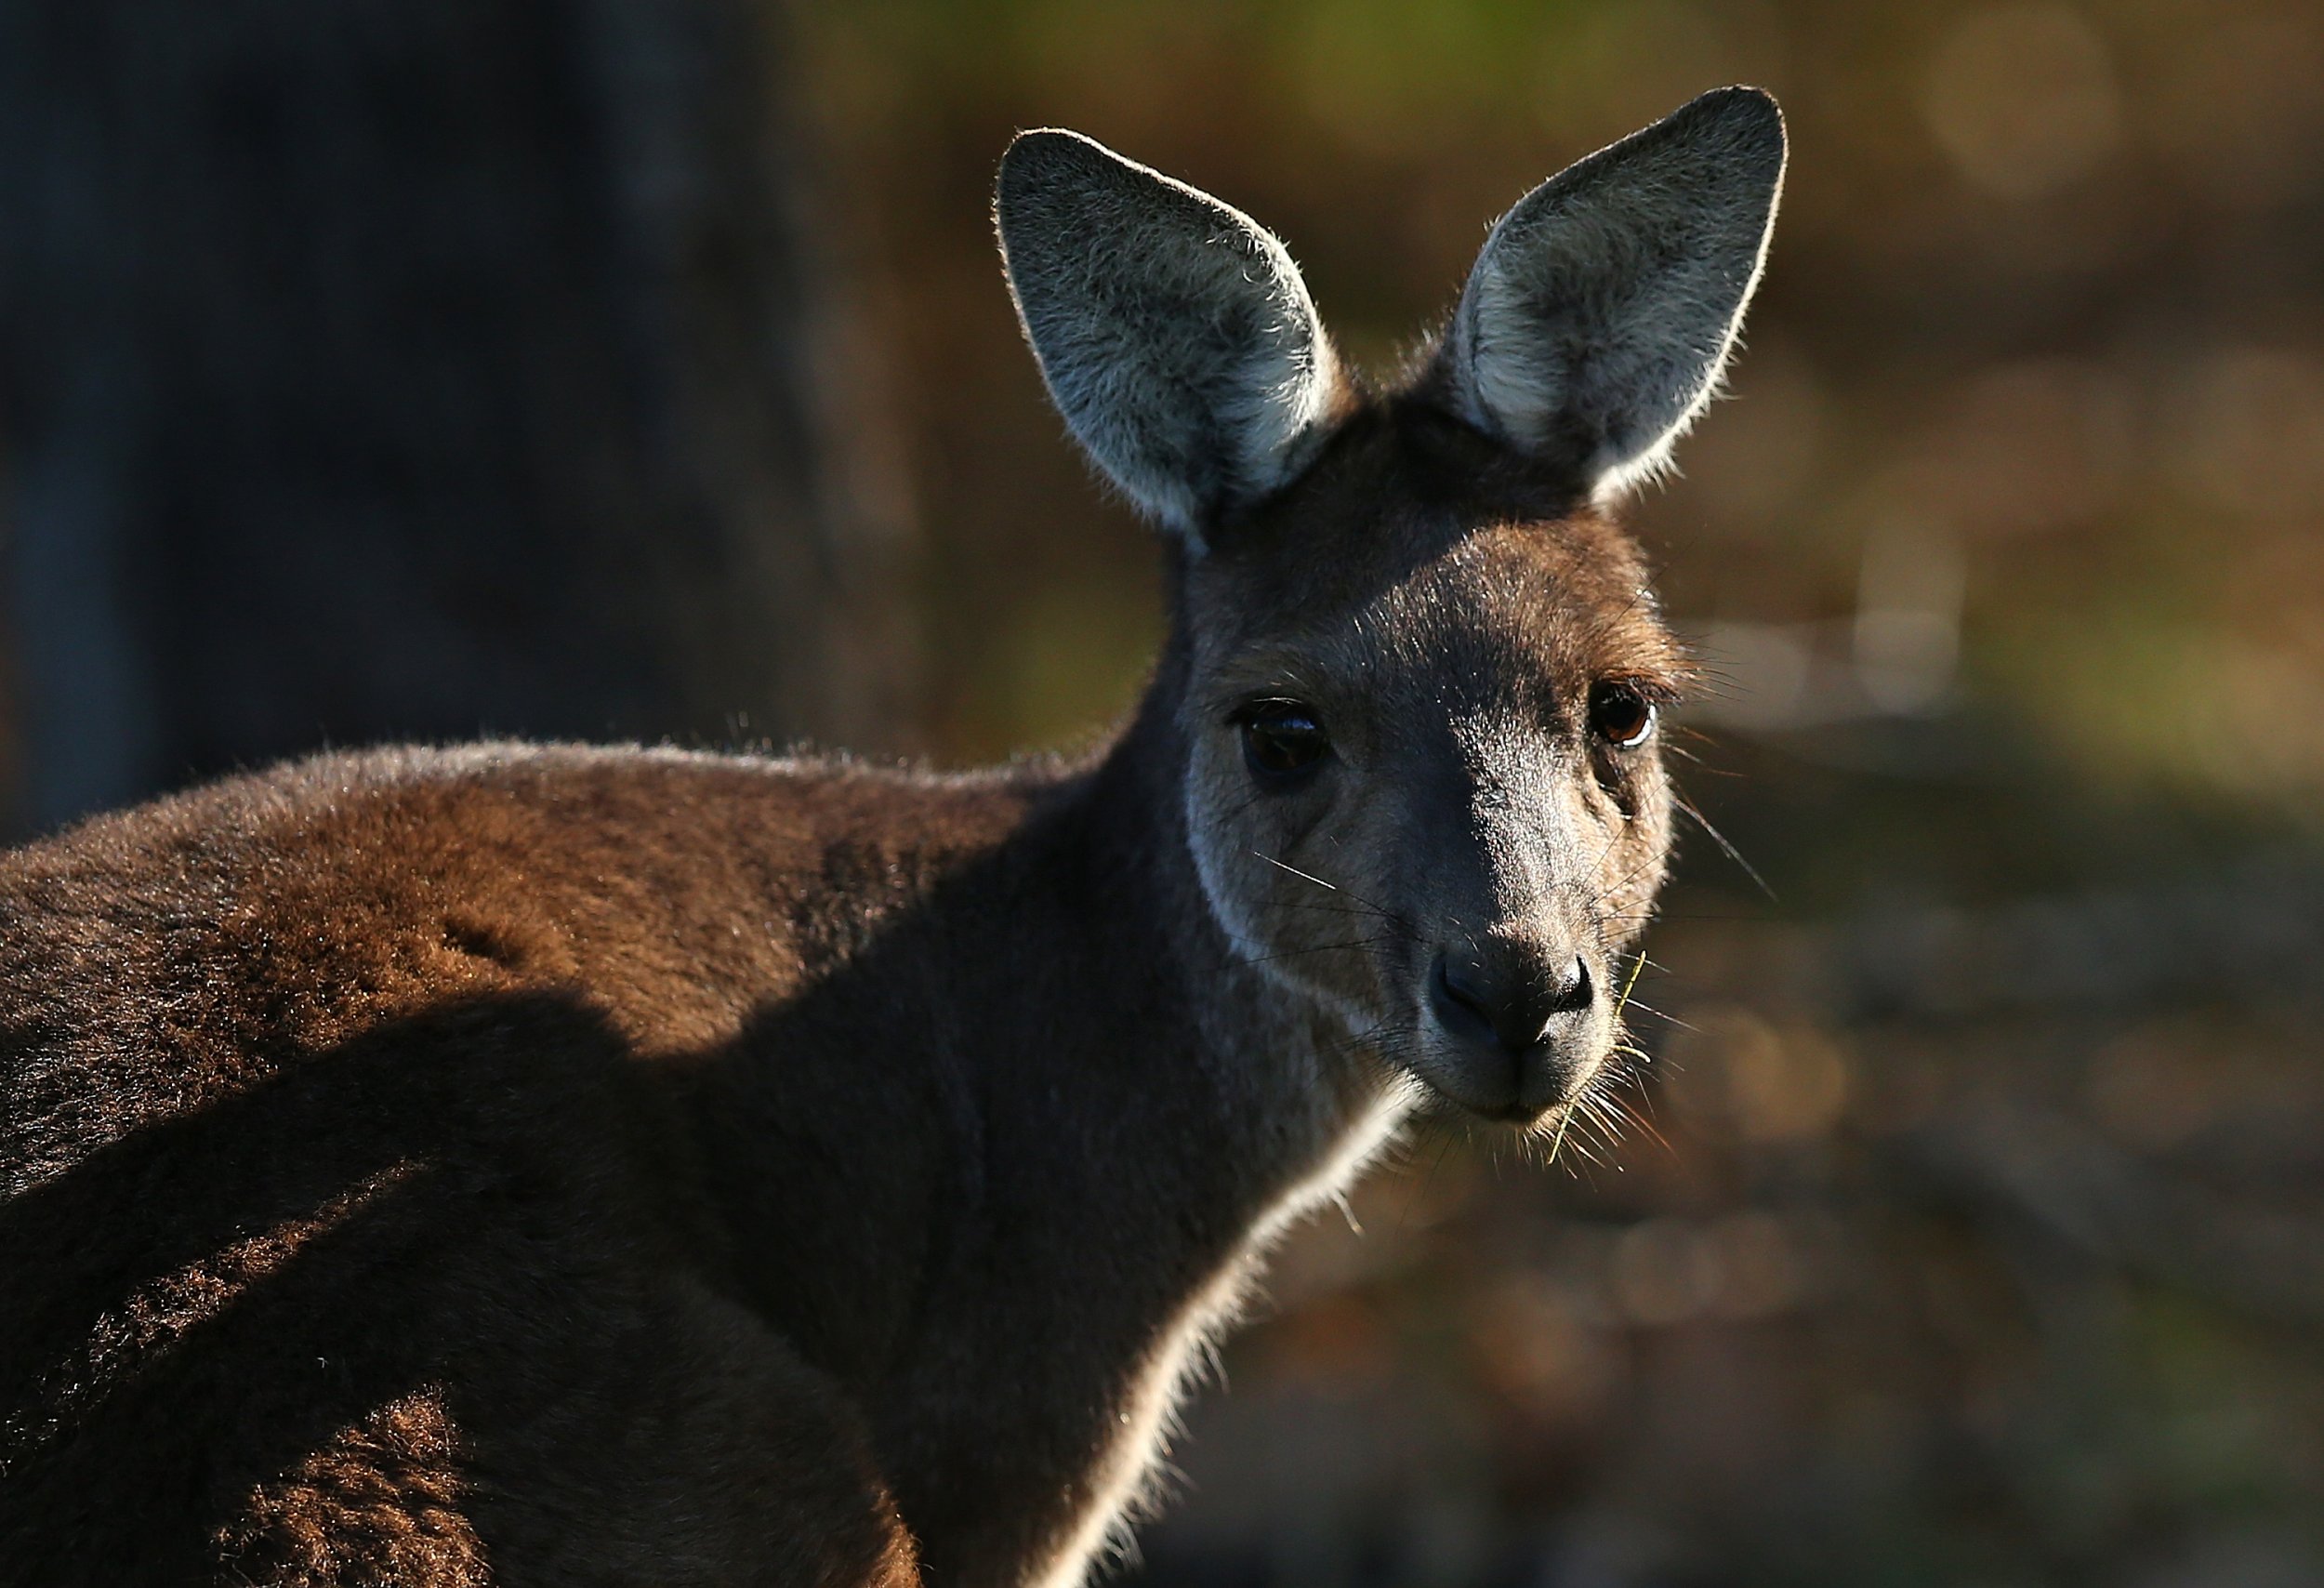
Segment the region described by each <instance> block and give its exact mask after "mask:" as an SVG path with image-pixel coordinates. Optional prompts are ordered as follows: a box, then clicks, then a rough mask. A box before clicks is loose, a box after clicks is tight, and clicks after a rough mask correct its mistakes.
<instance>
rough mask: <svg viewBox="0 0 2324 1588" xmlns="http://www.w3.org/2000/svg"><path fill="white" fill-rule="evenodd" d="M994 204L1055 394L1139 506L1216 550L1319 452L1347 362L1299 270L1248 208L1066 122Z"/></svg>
mask: <svg viewBox="0 0 2324 1588" xmlns="http://www.w3.org/2000/svg"><path fill="white" fill-rule="evenodd" d="M994 211H995V215H996V218H997V221H998V224H999V229H1000V246H1001V257H1002V261H1003V263H1004V264H1005V265H1006V267H1007V269H1008V272H1009V289H1010V293H1011V294H1012V295H1013V296H1014V297H1015V298H1016V303H1017V317H1018V319H1019V321H1020V322H1022V323H1023V326H1024V335H1025V339H1026V340H1027V341H1028V342H1030V343H1031V344H1032V345H1033V352H1034V356H1035V357H1036V358H1037V359H1038V360H1039V361H1040V364H1041V375H1042V377H1043V378H1044V379H1046V380H1047V381H1048V382H1049V390H1050V397H1051V399H1052V400H1054V401H1055V403H1056V404H1057V407H1058V410H1059V412H1061V413H1063V415H1064V417H1065V423H1066V424H1067V425H1068V426H1069V427H1070V428H1071V429H1072V430H1073V433H1074V435H1075V437H1076V439H1077V440H1078V441H1079V442H1080V443H1081V444H1082V446H1083V447H1084V448H1086V449H1087V450H1088V452H1089V456H1090V457H1092V458H1093V459H1095V460H1096V462H1097V464H1098V467H1099V468H1101V469H1103V470H1105V472H1106V473H1107V474H1108V475H1110V476H1111V477H1112V478H1113V480H1114V482H1115V483H1116V484H1118V485H1120V486H1121V488H1122V489H1123V490H1124V491H1125V492H1127V493H1129V497H1130V499H1131V500H1132V501H1134V502H1136V503H1137V504H1138V505H1139V506H1140V507H1141V508H1142V509H1145V510H1146V511H1147V512H1149V513H1151V514H1153V515H1154V516H1155V518H1157V519H1159V520H1160V521H1161V522H1162V523H1164V524H1166V525H1167V526H1169V528H1171V529H1174V530H1176V531H1178V532H1179V533H1180V534H1182V535H1183V536H1186V538H1187V540H1188V542H1189V544H1191V545H1192V546H1194V547H1195V549H1197V550H1199V549H1201V548H1202V543H1203V534H1204V531H1205V530H1206V529H1207V528H1208V526H1209V525H1211V524H1213V523H1216V522H1218V520H1219V519H1220V518H1221V517H1222V516H1224V515H1225V514H1227V513H1229V512H1231V511H1233V510H1234V509H1236V508H1238V507H1240V506H1243V505H1245V504H1247V503H1249V502H1251V501H1254V500H1256V499H1258V498H1259V497H1261V496H1265V495H1266V494H1267V493H1268V492H1270V491H1273V490H1274V489H1275V488H1276V487H1278V486H1280V485H1282V484H1284V483H1287V481H1288V480H1289V479H1290V478H1291V476H1292V475H1293V474H1294V473H1296V472H1297V471H1298V470H1299V468H1300V467H1301V464H1303V463H1304V462H1305V461H1306V460H1307V458H1308V457H1309V456H1310V454H1311V452H1312V450H1313V443H1314V442H1315V441H1316V440H1317V439H1318V438H1319V436H1320V434H1321V432H1322V430H1323V427H1324V424H1325V421H1326V420H1327V417H1329V415H1330V413H1331V411H1332V409H1333V407H1334V403H1335V398H1336V394H1337V392H1338V389H1339V381H1340V376H1339V372H1338V367H1337V364H1336V361H1335V360H1334V358H1333V355H1332V350H1331V343H1330V341H1329V339H1328V338H1327V337H1326V336H1325V335H1324V328H1323V324H1322V323H1321V322H1320V321H1318V320H1317V319H1316V317H1315V305H1314V301H1313V300H1311V299H1310V298H1309V297H1308V295H1307V284H1306V283H1305V282H1304V281H1302V280H1301V277H1300V272H1299V267H1298V266H1296V265H1294V264H1293V263H1292V262H1291V256H1290V255H1289V254H1288V253H1287V252H1286V251H1285V249H1284V246H1283V245H1282V244H1281V243H1279V242H1277V241H1276V240H1275V239H1274V237H1273V236H1271V235H1270V234H1269V233H1268V232H1265V231H1264V230H1263V229H1261V227H1260V226H1259V225H1258V224H1257V223H1256V222H1255V221H1253V220H1252V219H1251V218H1249V217H1248V216H1247V215H1245V214H1243V213H1242V212H1241V211H1240V210H1237V209H1235V208H1232V207H1231V206H1229V205H1224V204H1221V203H1220V202H1219V201H1218V200H1217V199H1214V198H1212V197H1211V196H1210V195H1209V194H1208V193H1205V192H1197V191H1196V190H1195V189H1194V188H1190V187H1188V186H1187V185H1186V184H1185V183H1183V182H1179V181H1173V180H1171V179H1169V178H1168V177H1165V176H1163V175H1162V174H1161V173H1159V172H1157V171H1152V170H1148V169H1147V168H1146V167H1145V166H1143V165H1133V164H1131V163H1130V162H1129V161H1128V160H1125V159H1123V158H1122V157H1121V156H1120V155H1118V154H1116V153H1115V152H1112V151H1111V150H1109V149H1107V148H1105V147H1104V146H1103V145H1102V144H1099V143H1096V142H1094V141H1092V140H1091V139H1087V138H1084V137H1082V136H1081V135H1080V134H1079V133H1074V132H1057V131H1042V132H1028V133H1023V134H1022V135H1020V136H1019V137H1018V139H1017V140H1016V141H1015V142H1014V143H1012V144H1010V146H1009V152H1008V153H1007V154H1006V155H1005V156H1003V158H1002V160H1001V163H1000V189H999V193H998V196H997V199H996V201H995V205H994Z"/></svg>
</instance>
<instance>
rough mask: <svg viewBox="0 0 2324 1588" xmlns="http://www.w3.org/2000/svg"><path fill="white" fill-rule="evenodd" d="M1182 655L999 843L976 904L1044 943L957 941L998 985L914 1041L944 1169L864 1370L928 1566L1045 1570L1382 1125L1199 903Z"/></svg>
mask: <svg viewBox="0 0 2324 1588" xmlns="http://www.w3.org/2000/svg"><path fill="white" fill-rule="evenodd" d="M1182 676H1183V673H1182V661H1181V658H1180V655H1179V654H1178V648H1177V646H1176V645H1173V646H1172V647H1171V649H1170V650H1169V651H1168V652H1166V654H1165V656H1164V658H1163V661H1162V663H1161V666H1160V668H1158V670H1157V673H1156V676H1155V682H1154V684H1153V686H1152V687H1151V689H1150V690H1149V692H1148V695H1147V696H1146V699H1145V701H1144V703H1143V705H1142V708H1141V709H1140V711H1139V713H1138V715H1137V716H1136V718H1135V719H1134V720H1133V721H1132V722H1131V723H1130V725H1129V727H1128V728H1127V729H1126V730H1125V732H1124V733H1123V734H1122V735H1121V737H1120V738H1119V739H1118V740H1117V741H1116V744H1115V745H1114V746H1113V747H1112V748H1111V749H1110V750H1109V751H1108V753H1107V754H1106V755H1105V756H1104V758H1103V760H1102V761H1100V762H1099V763H1098V764H1097V765H1096V766H1095V767H1094V768H1092V769H1091V770H1089V772H1087V773H1084V774H1080V775H1078V776H1076V778H1074V779H1072V780H1070V781H1069V782H1067V783H1066V784H1064V785H1063V786H1061V787H1060V788H1059V789H1058V790H1057V792H1056V796H1055V798H1054V800H1053V801H1052V802H1050V803H1049V804H1048V805H1047V806H1046V808H1044V809H1042V810H1039V811H1037V813H1036V814H1033V815H1032V816H1031V817H1029V818H1028V820H1027V822H1026V824H1025V825H1024V827H1023V828H1021V829H1020V830H1019V831H1018V833H1017V834H1016V835H1015V836H1014V837H1012V839H1011V840H1010V842H1009V843H1008V844H1007V845H1005V846H1004V848H1003V852H1002V854H1001V856H1000V859H1001V861H1002V866H1001V868H1000V870H999V871H998V873H997V876H996V878H995V882H996V889H997V895H996V896H997V902H998V907H999V908H1000V909H1002V910H1005V911H1007V912H1009V913H1010V914H1011V915H1012V916H1013V917H1014V918H1015V919H1017V920H1019V921H1021V922H1037V923H1039V926H1040V929H1041V935H1042V936H1043V938H1044V939H1045V940H1046V941H1047V943H1048V947H1047V948H1046V949H1045V951H1044V955H1043V962H1041V963H1039V964H1037V965H1026V964H1023V963H1018V962H1015V961H1010V960H1008V959H1006V953H1007V951H1006V948H1005V946H1004V945H1003V944H1001V942H1000V941H999V940H998V939H997V937H993V936H988V935H985V934H982V933H975V934H971V936H969V937H967V938H965V939H962V940H960V941H959V943H958V946H959V949H960V951H961V953H962V955H963V960H962V963H961V965H960V974H961V976H962V978H963V979H964V980H968V981H971V982H974V983H978V984H982V985H1005V986H1008V987H1009V988H1010V996H1009V997H1008V999H1006V1000H1005V1002H1002V1003H999V1004H997V1005H996V1006H994V1007H993V1008H992V1009H991V1010H990V1018H989V1019H988V1020H985V1021H984V1022H982V1023H980V1025H979V1026H978V1028H977V1033H976V1037H975V1039H973V1040H972V1041H971V1042H969V1043H967V1044H965V1045H964V1046H963V1047H961V1048H960V1049H959V1050H958V1052H957V1056H955V1057H952V1058H950V1059H946V1060H944V1061H940V1062H946V1063H951V1064H954V1065H957V1074H956V1075H955V1076H952V1077H949V1078H947V1079H945V1080H944V1085H946V1086H948V1087H951V1088H953V1089H954V1091H955V1094H956V1095H957V1104H956V1105H954V1107H953V1110H952V1114H953V1118H952V1123H951V1125H950V1126H949V1128H948V1131H947V1139H948V1140H949V1141H950V1142H951V1143H952V1155H951V1156H952V1159H953V1162H954V1163H955V1165H956V1168H955V1170H954V1171H953V1173H952V1175H951V1177H950V1180H951V1185H950V1191H949V1194H948V1195H946V1196H945V1197H944V1198H941V1199H940V1201H939V1202H938V1203H936V1204H934V1206H936V1207H938V1208H939V1209H940V1212H939V1219H940V1223H941V1225H942V1230H941V1233H940V1235H938V1236H937V1237H935V1238H934V1239H932V1240H931V1244H930V1246H929V1249H928V1252H927V1258H926V1264H927V1265H926V1268H925V1278H924V1281H923V1284H922V1287H921V1292H920V1297H919V1300H918V1305H917V1306H916V1309H915V1310H916V1314H917V1321H916V1322H915V1323H914V1324H913V1325H912V1326H911V1328H910V1329H909V1330H908V1335H909V1343H908V1345H907V1346H906V1348H905V1350H904V1351H903V1352H901V1353H900V1356H901V1360H900V1361H899V1363H898V1367H899V1368H900V1371H897V1372H895V1373H894V1374H893V1375H892V1376H891V1378H890V1379H889V1380H888V1382H886V1383H883V1384H882V1385H881V1386H880V1387H879V1389H878V1391H876V1392H875V1395H876V1398H877V1399H878V1401H879V1402H880V1403H881V1405H882V1414H881V1415H880V1417H879V1418H878V1425H879V1438H880V1443H881V1445H882V1447H883V1450H884V1453H886V1454H887V1455H889V1457H890V1458H891V1461H892V1462H894V1472H895V1478H896V1483H897V1492H898V1498H899V1501H900V1502H902V1503H903V1506H904V1511H905V1515H906V1516H907V1517H909V1518H911V1520H912V1525H913V1526H914V1528H916V1530H918V1532H919V1534H920V1538H921V1542H922V1545H923V1549H924V1552H925V1557H926V1559H927V1561H928V1562H929V1564H930V1567H931V1572H942V1573H943V1574H944V1576H945V1578H946V1580H948V1581H962V1582H984V1581H996V1582H997V1581H1020V1580H1024V1576H1025V1571H1024V1568H1025V1567H1026V1564H1027V1563H1028V1562H1031V1563H1040V1562H1047V1563H1048V1564H1047V1565H1044V1566H1040V1567H1039V1568H1038V1570H1037V1578H1038V1580H1043V1581H1048V1580H1054V1581H1068V1580H1070V1578H1071V1576H1072V1575H1073V1573H1074V1571H1075V1570H1076V1569H1077V1567H1076V1561H1077V1560H1079V1559H1081V1558H1084V1557H1086V1556H1087V1555H1088V1554H1089V1552H1090V1551H1091V1550H1093V1549H1094V1548H1096V1547H1097V1546H1098V1544H1099V1542H1101V1539H1100V1534H1102V1532H1103V1527H1104V1525H1105V1522H1106V1519H1108V1518H1110V1517H1112V1516H1114V1515H1116V1514H1118V1512H1119V1511H1120V1509H1121V1507H1122V1505H1123V1503H1124V1502H1125V1501H1126V1499H1127V1497H1128V1495H1129V1493H1131V1492H1132V1491H1134V1489H1135V1488H1136V1486H1137V1485H1138V1484H1139V1483H1140V1482H1142V1476H1143V1474H1144V1472H1145V1471H1146V1468H1147V1466H1148V1463H1149V1462H1150V1461H1151V1459H1152V1457H1153V1456H1154V1455H1155V1453H1156V1451H1157V1449H1158V1447H1159V1444H1160V1429H1161V1426H1162V1424H1163V1422H1164V1420H1165V1418H1166V1417H1167V1414H1168V1412H1169V1408H1170V1406H1171V1404H1172V1403H1173V1402H1174V1400H1175V1397H1176V1395H1177V1385H1178V1382H1179V1380H1180V1378H1181V1376H1182V1370H1183V1367H1184V1365H1185V1363H1186V1361H1187V1360H1188V1359H1189V1357H1190V1356H1191V1354H1192V1353H1193V1351H1194V1350H1195V1347H1196V1346H1197V1344H1198V1343H1199V1342H1200V1341H1201V1340H1202V1339H1203V1338H1205V1336H1206V1335H1207V1334H1208V1332H1209V1331H1211V1330H1214V1329H1215V1328H1216V1327H1217V1326H1218V1325H1219V1324H1221V1322H1223V1321H1224V1319H1225V1317H1226V1316H1227V1314H1228V1313H1230V1312H1231V1310H1232V1307H1233V1304H1234V1300H1235V1295H1236V1294H1237V1292H1238V1290H1239V1287H1240V1284H1241V1282H1242V1279H1243V1277H1245V1276H1246V1275H1247V1273H1248V1270H1249V1269H1250V1267H1251V1265H1252V1264H1253V1262H1254V1261H1255V1259H1256V1256H1257V1254H1258V1253H1259V1251H1261V1249H1263V1247H1264V1246H1265V1244H1266V1243H1267V1242H1268V1241H1269V1240H1270V1239H1272V1237H1274V1234H1275V1233H1276V1232H1278V1231H1279V1230H1280V1229H1281V1228H1282V1227H1283V1225H1284V1224H1286V1223H1287V1222H1288V1221H1289V1220H1290V1218H1292V1217H1293V1216H1294V1215H1296V1213H1297V1212H1299V1211H1301V1210H1302V1209H1303V1208H1304V1207H1305V1206H1307V1205H1310V1204H1311V1203H1312V1202H1313V1201H1314V1199H1316V1198H1320V1197H1322V1196H1323V1195H1326V1194H1327V1193H1328V1192H1329V1191H1330V1190H1332V1189H1334V1188H1336V1186H1337V1184H1339V1183H1340V1181H1342V1180H1344V1179H1345V1178H1346V1177H1347V1175H1348V1174H1349V1173H1350V1172H1352V1171H1353V1167H1354V1165H1355V1163H1356V1162H1358V1161H1360V1159H1361V1158H1362V1157H1363V1156H1364V1151H1363V1149H1364V1148H1366V1147H1368V1145H1375V1144H1376V1143H1377V1141H1378V1140H1379V1138H1380V1135H1381V1134H1382V1133H1383V1130H1384V1124H1385V1123H1386V1120H1387V1105H1385V1104H1384V1103H1383V1102H1382V1101H1381V1100H1380V1097H1379V1095H1378V1092H1377V1090H1376V1089H1375V1088H1373V1087H1371V1086H1370V1084H1369V1083H1368V1082H1367V1081H1366V1080H1365V1079H1363V1078H1362V1076H1361V1074H1360V1072H1359V1066H1358V1065H1357V1064H1356V1062H1355V1061H1354V1060H1353V1059H1352V1058H1351V1057H1349V1056H1347V1055H1345V1054H1343V1053H1340V1052H1339V1047H1340V1042H1337V1041H1334V1040H1332V1039H1331V1038H1330V1036H1329V1034H1328V1033H1327V1029H1326V1026H1327V1019H1328V1017H1327V1016H1326V1015H1325V1014H1324V1013H1323V1012H1320V1011H1318V1010H1315V1009H1313V1008H1310V1007H1308V1006H1306V1005H1305V1003H1304V1002H1303V1000H1294V999H1291V997H1290V995H1288V994H1286V993H1283V992H1280V991H1277V990H1276V989H1274V987H1273V986H1272V985H1271V984H1270V983H1269V982H1268V981H1267V979H1266V978H1265V977H1264V976H1263V975H1262V974H1261V973H1260V972H1259V971H1258V970H1256V969H1255V968H1253V967H1251V966H1248V965H1247V964H1245V963H1243V962H1242V961H1241V960H1240V959H1238V958H1237V957H1236V955H1235V952H1234V950H1233V948H1232V946H1231V945H1230V943H1229V941H1228V939H1227V938H1226V936H1225V934H1224V933H1223V932H1221V930H1220V928H1219V926H1218V925H1217V923H1216V921H1215V920H1213V918H1212V916H1211V914H1210V911H1209V908H1208V904H1207V903H1206V902H1205V899H1204V897H1203V895H1202V893H1201V889H1200V886H1199V883H1198V882H1197V881H1196V880H1195V876H1194V868H1193V862H1192V858H1191V856H1190V854H1189V852H1188V848H1187V843H1186V830H1185V815H1184V811H1183V804H1182V801H1183V795H1182V783H1183V767H1184V748H1183V743H1182V734H1183V728H1182V711H1181V702H1180V697H1179V695H1178V690H1179V688H1180V681H1181V679H1182ZM1340 1040H1341V1041H1343V1040H1344V1039H1343V1038H1342V1039H1340ZM1351 1144H1354V1147H1353V1150H1352V1149H1351ZM964 1371H965V1373H966V1375H967V1377H968V1378H969V1380H970V1381H971V1382H970V1383H969V1386H968V1388H967V1389H966V1391H965V1393H964V1392H963V1391H962V1390H961V1389H960V1388H959V1387H958V1386H959V1385H960V1383H961V1381H962V1377H963V1374H964ZM997 1383H1007V1384H1009V1385H1010V1394H1009V1395H1008V1396H994V1395H992V1394H991V1393H990V1390H991V1386H993V1385H994V1384H997ZM1090 1528H1096V1529H1098V1532H1096V1533H1091V1532H1089V1529H1090ZM1004 1563H1008V1564H1006V1565H1005V1564H1004ZM933 1580H934V1577H933V1576H931V1581H933Z"/></svg>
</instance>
